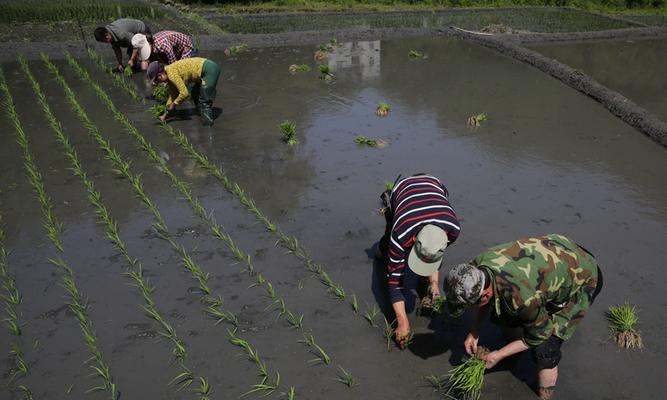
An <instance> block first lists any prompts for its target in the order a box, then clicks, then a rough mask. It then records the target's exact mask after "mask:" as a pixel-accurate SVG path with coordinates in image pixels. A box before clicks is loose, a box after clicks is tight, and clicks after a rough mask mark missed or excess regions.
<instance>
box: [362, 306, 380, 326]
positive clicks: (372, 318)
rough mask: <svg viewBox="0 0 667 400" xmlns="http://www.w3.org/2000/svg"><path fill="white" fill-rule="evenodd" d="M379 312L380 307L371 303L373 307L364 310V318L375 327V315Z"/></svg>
mask: <svg viewBox="0 0 667 400" xmlns="http://www.w3.org/2000/svg"><path fill="white" fill-rule="evenodd" d="M379 313H380V309H379V308H378V306H377V305H375V304H373V308H371V309H370V310H369V311H366V313H364V318H365V319H366V321H368V323H369V324H371V326H372V327H375V326H376V325H375V317H377V315H378V314H379Z"/></svg>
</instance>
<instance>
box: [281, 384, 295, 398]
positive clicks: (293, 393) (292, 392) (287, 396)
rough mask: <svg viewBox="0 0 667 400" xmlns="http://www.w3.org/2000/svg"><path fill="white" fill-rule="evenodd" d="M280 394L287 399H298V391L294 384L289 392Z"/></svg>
mask: <svg viewBox="0 0 667 400" xmlns="http://www.w3.org/2000/svg"><path fill="white" fill-rule="evenodd" d="M280 395H281V397H284V398H286V399H287V400H294V399H296V392H295V391H294V386H290V388H289V390H288V391H287V392H282V393H281V394H280Z"/></svg>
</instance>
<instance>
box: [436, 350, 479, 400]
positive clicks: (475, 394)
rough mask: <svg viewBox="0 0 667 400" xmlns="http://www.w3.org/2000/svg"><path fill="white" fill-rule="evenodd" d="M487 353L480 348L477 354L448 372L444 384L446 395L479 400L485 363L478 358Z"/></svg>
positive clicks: (463, 399)
mask: <svg viewBox="0 0 667 400" xmlns="http://www.w3.org/2000/svg"><path fill="white" fill-rule="evenodd" d="M488 352H489V351H488V350H487V349H485V348H483V347H480V348H479V349H478V350H477V354H475V355H474V356H472V357H470V358H469V359H467V360H466V361H465V362H464V363H463V364H461V365H458V366H456V367H454V368H453V369H452V370H451V371H449V373H448V374H447V382H446V383H445V386H446V387H447V392H446V394H447V395H449V396H454V397H456V398H458V399H461V400H478V399H479V398H480V395H481V394H482V385H484V370H485V369H486V361H484V360H482V359H480V358H479V357H481V356H482V355H484V354H486V353H488Z"/></svg>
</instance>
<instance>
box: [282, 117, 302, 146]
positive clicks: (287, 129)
mask: <svg viewBox="0 0 667 400" xmlns="http://www.w3.org/2000/svg"><path fill="white" fill-rule="evenodd" d="M278 127H279V128H280V132H281V133H282V134H283V142H285V143H287V144H288V145H290V146H294V145H295V144H297V143H299V141H298V140H297V138H296V123H294V121H290V120H285V121H283V122H281V123H280V124H279V125H278Z"/></svg>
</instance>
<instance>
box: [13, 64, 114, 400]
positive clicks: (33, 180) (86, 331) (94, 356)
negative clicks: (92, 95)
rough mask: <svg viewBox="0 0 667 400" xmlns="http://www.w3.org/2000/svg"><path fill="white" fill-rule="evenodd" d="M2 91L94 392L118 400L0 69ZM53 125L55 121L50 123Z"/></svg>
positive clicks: (19, 357)
mask: <svg viewBox="0 0 667 400" xmlns="http://www.w3.org/2000/svg"><path fill="white" fill-rule="evenodd" d="M19 62H20V63H21V68H23V70H24V71H27V73H28V74H29V75H28V77H29V78H30V79H31V82H32V84H33V87H35V86H34V85H36V84H37V83H36V81H35V80H34V77H33V76H32V74H30V71H29V70H28V66H27V63H26V62H25V60H24V59H23V58H20V59H19ZM0 89H1V90H2V92H3V93H4V96H5V102H4V105H5V108H6V111H7V114H8V115H9V117H10V119H11V120H12V123H13V124H14V128H15V132H16V136H17V142H18V143H19V146H20V147H21V150H22V153H23V159H24V167H25V169H26V172H27V174H28V179H29V181H30V184H31V185H32V188H33V190H34V192H35V194H36V196H37V199H38V201H39V204H40V208H41V211H42V219H43V225H44V227H45V228H46V231H47V235H48V236H49V239H50V240H51V243H52V244H53V245H54V247H55V248H56V250H57V252H58V253H59V256H58V257H56V258H54V259H49V262H50V263H51V264H52V265H54V266H56V267H58V270H59V272H60V275H61V280H62V286H63V288H64V289H65V291H66V292H67V294H68V298H69V303H68V304H67V306H68V308H69V310H70V311H71V312H72V313H73V314H74V316H75V317H76V319H77V322H78V324H79V328H80V329H81V332H82V334H83V337H84V340H85V342H86V346H87V347H88V351H89V352H90V358H89V359H88V360H87V361H86V364H87V365H89V366H90V368H92V369H93V371H94V372H93V374H94V375H97V376H98V377H99V378H100V379H101V380H102V383H101V384H100V385H98V386H95V387H93V388H92V389H90V390H91V391H107V392H108V393H109V397H110V398H111V399H112V400H115V399H117V398H118V390H117V388H116V384H115V383H114V382H113V378H112V376H111V373H110V370H109V366H108V364H107V363H106V362H105V361H104V359H103V357H102V353H101V351H100V350H99V347H98V344H97V336H96V335H95V331H94V330H93V327H92V322H91V321H90V319H89V318H88V315H87V311H88V307H89V306H88V301H87V300H86V299H85V297H84V296H83V295H82V293H81V291H80V290H79V288H78V286H77V283H76V276H75V273H74V271H73V270H72V268H70V267H69V265H67V263H66V262H65V261H64V260H63V259H62V258H61V257H60V256H61V255H62V254H63V248H62V242H61V240H60V236H59V233H60V231H61V230H62V225H61V224H60V223H59V222H58V221H57V220H56V217H55V215H54V214H53V203H52V201H51V199H50V197H49V196H48V195H47V194H46V190H45V189H44V181H43V179H42V175H41V173H40V172H39V170H38V168H37V164H36V162H35V159H34V156H33V153H32V151H31V150H30V143H29V141H28V136H27V135H26V133H25V131H24V130H23V126H22V124H21V121H20V119H19V117H18V114H17V113H16V109H15V106H14V101H13V98H12V95H11V93H10V91H9V87H8V86H7V83H6V81H5V77H4V73H3V72H2V69H1V68H0ZM39 100H40V103H41V104H42V106H44V105H46V104H47V103H46V99H45V98H44V96H43V95H42V96H41V97H39ZM49 117H51V115H48V114H47V118H49ZM49 120H50V118H49ZM50 122H52V121H51V120H50ZM14 356H15V359H16V360H17V361H19V364H22V365H23V373H24V374H27V365H26V364H25V362H24V361H23V360H22V353H21V351H20V349H15V350H14Z"/></svg>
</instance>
